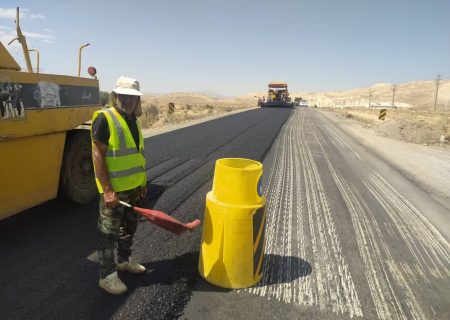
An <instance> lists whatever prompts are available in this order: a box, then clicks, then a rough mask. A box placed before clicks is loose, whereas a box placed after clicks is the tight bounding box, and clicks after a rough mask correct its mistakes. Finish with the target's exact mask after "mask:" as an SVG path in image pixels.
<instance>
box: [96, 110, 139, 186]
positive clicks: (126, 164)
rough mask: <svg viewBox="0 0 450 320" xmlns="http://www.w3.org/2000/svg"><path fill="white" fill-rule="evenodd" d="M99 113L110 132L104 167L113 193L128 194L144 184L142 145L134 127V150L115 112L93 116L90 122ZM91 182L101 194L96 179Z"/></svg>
mask: <svg viewBox="0 0 450 320" xmlns="http://www.w3.org/2000/svg"><path fill="white" fill-rule="evenodd" d="M99 113H103V114H104V115H105V118H106V120H107V122H108V127H109V132H110V135H109V141H108V150H107V151H106V155H105V163H106V168H107V170H108V175H109V180H110V182H111V185H112V187H113V190H114V191H117V192H118V191H125V190H131V189H134V188H136V187H138V186H143V185H145V184H147V174H146V172H145V158H144V155H143V153H142V152H143V149H144V143H143V137H142V132H141V130H140V128H139V127H138V130H139V146H138V147H137V146H136V143H135V141H134V138H133V136H132V134H131V131H130V129H129V128H128V125H127V123H126V122H125V120H124V119H123V118H122V116H121V115H120V114H119V113H118V112H117V110H115V109H114V108H108V109H106V110H100V111H97V112H95V113H94V116H93V119H92V120H93V121H94V120H95V118H96V117H97V116H98V114H99ZM138 148H139V150H138ZM95 180H96V183H97V187H98V190H99V191H100V193H102V192H103V188H102V186H101V184H100V181H99V180H98V179H97V177H96V179H95Z"/></svg>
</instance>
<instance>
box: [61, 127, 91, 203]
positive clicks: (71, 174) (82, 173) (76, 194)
mask: <svg viewBox="0 0 450 320" xmlns="http://www.w3.org/2000/svg"><path fill="white" fill-rule="evenodd" d="M59 189H60V194H61V195H62V196H64V197H67V198H69V199H71V200H72V201H74V202H76V203H79V204H86V203H89V202H91V201H92V200H94V199H95V197H96V196H97V194H98V191H97V186H96V184H95V175H94V167H93V164H92V145H91V139H90V134H89V130H73V131H70V132H68V133H67V137H66V144H65V147H64V156H63V163H62V165H61V177H60V188H59Z"/></svg>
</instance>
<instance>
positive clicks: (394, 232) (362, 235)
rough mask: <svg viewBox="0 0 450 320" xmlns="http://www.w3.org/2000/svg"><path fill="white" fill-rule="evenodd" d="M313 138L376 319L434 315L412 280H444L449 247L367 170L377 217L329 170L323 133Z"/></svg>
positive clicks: (435, 231)
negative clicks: (399, 250)
mask: <svg viewBox="0 0 450 320" xmlns="http://www.w3.org/2000/svg"><path fill="white" fill-rule="evenodd" d="M314 135H315V138H316V141H317V142H318V143H319V145H320V148H321V150H322V153H323V156H324V158H325V159H326V162H327V164H328V168H329V170H330V172H331V175H332V177H333V179H334V181H335V183H336V185H337V186H338V189H339V191H340V193H341V195H342V197H343V199H344V201H345V204H346V206H347V208H348V210H349V213H350V216H351V220H352V225H353V229H354V231H355V235H356V240H357V244H358V248H359V253H360V256H361V258H362V260H363V262H364V266H365V270H364V271H365V276H366V279H367V282H368V285H369V290H370V293H371V296H372V300H373V302H374V304H375V308H376V312H377V315H378V317H379V318H380V319H427V318H430V317H435V316H436V313H435V310H434V309H433V308H432V307H431V306H429V305H428V304H424V302H423V301H420V300H419V296H418V292H420V288H421V286H420V285H419V284H418V283H417V282H418V281H419V282H425V284H424V285H425V286H427V283H428V285H429V284H430V281H429V279H428V277H427V275H428V276H429V275H431V276H433V277H435V278H439V279H447V280H448V277H449V256H448V251H449V250H448V249H449V245H448V243H447V242H446V241H445V239H444V238H443V237H442V236H441V235H440V234H439V232H438V231H437V230H436V229H435V228H434V227H433V226H432V225H431V224H430V223H429V222H428V221H427V220H426V219H425V218H424V217H423V215H422V214H421V213H420V212H419V211H418V210H417V209H416V208H415V207H414V206H413V205H412V204H411V203H409V202H408V201H407V200H406V198H404V197H403V196H401V195H400V194H399V193H398V192H397V191H396V190H395V189H394V187H392V186H391V185H390V184H389V183H388V182H387V181H386V180H385V179H383V178H382V177H381V176H380V175H379V174H378V173H376V172H372V171H369V173H368V174H366V175H365V176H363V179H364V180H363V183H364V186H365V187H366V188H367V190H369V191H370V193H371V194H372V195H373V197H374V198H375V199H376V200H377V201H378V202H379V204H380V205H381V207H382V208H383V209H384V211H385V215H383V216H381V217H380V215H379V213H378V215H377V217H376V216H375V214H374V212H373V211H372V210H371V209H370V208H369V206H368V204H367V203H366V201H365V200H364V198H363V197H362V196H361V193H360V192H359V191H358V190H357V189H356V188H355V187H354V186H353V185H352V184H351V182H350V181H347V180H346V179H345V178H344V177H343V176H342V175H341V174H340V173H339V171H338V170H337V169H335V168H334V166H333V163H332V161H331V160H330V158H329V156H328V155H327V151H326V149H325V147H324V145H325V144H326V141H325V138H324V137H323V136H322V134H320V132H319V133H318V134H314ZM376 218H378V219H381V218H384V219H388V221H387V222H384V223H382V224H381V225H382V226H385V228H386V232H387V233H388V234H390V237H393V236H394V237H395V238H396V239H397V240H396V243H397V242H398V241H401V242H403V243H405V245H406V247H407V248H408V249H409V253H410V254H411V257H412V258H413V259H412V260H413V261H414V263H413V264H411V263H408V261H406V262H402V261H399V259H401V258H399V256H396V255H394V254H393V252H392V250H391V246H390V242H388V239H387V238H386V237H385V236H384V234H383V232H382V228H381V227H380V225H379V223H378V222H377V219H376ZM395 238H394V239H395ZM391 241H392V240H391ZM430 267H431V270H430ZM399 293H400V294H399Z"/></svg>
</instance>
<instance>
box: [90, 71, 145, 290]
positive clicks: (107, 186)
mask: <svg viewBox="0 0 450 320" xmlns="http://www.w3.org/2000/svg"><path fill="white" fill-rule="evenodd" d="M139 90H140V88H139V82H138V81H137V80H135V79H131V78H127V77H123V76H122V77H120V78H119V80H117V83H116V88H115V89H114V90H113V92H112V93H111V95H110V108H108V109H103V110H99V111H96V112H95V113H94V115H93V118H92V134H91V135H92V157H93V162H94V171H95V180H96V183H97V188H98V190H99V192H100V204H99V218H98V230H99V240H98V245H97V256H98V261H99V264H100V270H99V271H100V272H99V274H100V280H99V286H100V288H102V289H104V290H105V291H107V292H108V293H111V294H122V293H124V292H125V291H126V290H127V287H126V286H125V284H124V283H123V282H122V281H121V280H120V278H119V277H118V274H117V271H118V270H123V271H128V272H131V273H144V272H145V267H144V266H143V265H141V264H139V263H137V262H136V261H134V260H132V259H131V246H132V244H133V235H134V233H135V232H136V228H137V224H138V217H137V214H136V213H135V212H134V211H133V210H132V209H131V208H127V207H124V206H121V205H119V200H121V201H124V202H127V203H130V204H131V205H139V201H140V200H141V199H143V198H144V197H145V196H146V193H147V187H146V185H147V175H146V172H145V158H144V154H143V150H144V141H143V137H142V132H141V130H140V128H139V126H138V124H137V122H136V117H139V116H141V115H142V109H141V103H140V96H142V93H141V92H140V91H139ZM116 244H117V264H116V263H115V260H114V248H115V247H116Z"/></svg>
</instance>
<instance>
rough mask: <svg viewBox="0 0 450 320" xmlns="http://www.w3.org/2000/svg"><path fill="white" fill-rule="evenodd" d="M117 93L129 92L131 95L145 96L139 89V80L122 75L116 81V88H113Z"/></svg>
mask: <svg viewBox="0 0 450 320" xmlns="http://www.w3.org/2000/svg"><path fill="white" fill-rule="evenodd" d="M113 91H114V92H115V93H117V94H127V95H131V96H143V95H144V94H143V93H142V92H140V91H139V81H137V80H136V79H133V78H127V77H124V76H121V77H120V78H119V79H118V80H117V82H116V88H115V89H114V90H113Z"/></svg>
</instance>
